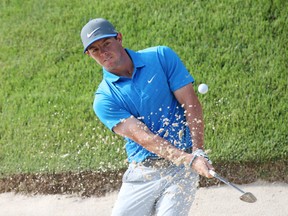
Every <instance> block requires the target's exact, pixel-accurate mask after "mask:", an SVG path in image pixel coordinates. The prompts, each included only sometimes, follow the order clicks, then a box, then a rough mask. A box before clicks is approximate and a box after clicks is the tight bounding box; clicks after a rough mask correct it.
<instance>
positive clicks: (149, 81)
mask: <svg viewBox="0 0 288 216" xmlns="http://www.w3.org/2000/svg"><path fill="white" fill-rule="evenodd" d="M155 76H156V74H154V76H153V77H152V78H151V79H150V80H148V81H147V82H148V83H151V82H152V81H153V79H154V77H155Z"/></svg>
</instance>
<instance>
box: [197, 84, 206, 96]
mask: <svg viewBox="0 0 288 216" xmlns="http://www.w3.org/2000/svg"><path fill="white" fill-rule="evenodd" d="M198 91H199V93H201V94H206V93H207V92H208V86H207V85H206V84H204V83H202V84H200V85H199V86H198Z"/></svg>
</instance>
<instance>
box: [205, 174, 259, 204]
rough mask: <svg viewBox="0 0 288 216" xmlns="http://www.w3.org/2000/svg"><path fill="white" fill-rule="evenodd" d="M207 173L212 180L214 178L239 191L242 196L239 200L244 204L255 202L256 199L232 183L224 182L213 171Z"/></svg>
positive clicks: (223, 179)
mask: <svg viewBox="0 0 288 216" xmlns="http://www.w3.org/2000/svg"><path fill="white" fill-rule="evenodd" d="M209 173H210V175H212V176H213V177H214V178H216V179H218V180H220V181H222V182H223V183H225V184H227V185H229V186H231V187H233V188H235V189H236V190H238V191H240V192H241V193H242V195H241V196H240V200H242V201H244V202H248V203H254V202H256V201H257V198H256V197H255V196H254V195H253V194H252V193H250V192H245V191H243V190H241V189H240V188H239V187H237V186H236V185H234V184H233V183H231V182H229V181H228V180H226V179H225V178H223V177H222V176H220V175H218V174H217V173H216V172H215V171H214V170H209Z"/></svg>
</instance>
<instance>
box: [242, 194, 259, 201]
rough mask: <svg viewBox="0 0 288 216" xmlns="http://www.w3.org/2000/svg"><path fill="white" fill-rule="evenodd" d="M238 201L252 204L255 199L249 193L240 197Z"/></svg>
mask: <svg viewBox="0 0 288 216" xmlns="http://www.w3.org/2000/svg"><path fill="white" fill-rule="evenodd" d="M240 199H241V200H242V201H244V202H248V203H254V202H256V201H257V198H256V197H255V196H254V195H253V194H252V193H250V192H246V193H244V194H243V195H242V196H240Z"/></svg>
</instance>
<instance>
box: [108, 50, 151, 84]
mask: <svg viewBox="0 0 288 216" xmlns="http://www.w3.org/2000/svg"><path fill="white" fill-rule="evenodd" d="M125 50H126V52H127V53H128V55H129V56H130V58H131V59H132V62H133V65H134V72H135V71H137V70H135V69H136V68H141V67H144V66H145V64H144V63H143V61H142V59H141V55H140V53H138V52H135V51H133V50H129V49H125ZM133 75H134V74H133ZM103 77H104V79H105V80H107V81H109V82H116V81H117V80H119V79H120V76H117V75H115V74H113V73H111V72H109V71H107V70H106V69H105V68H103Z"/></svg>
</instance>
